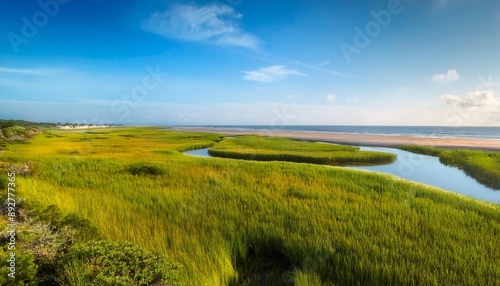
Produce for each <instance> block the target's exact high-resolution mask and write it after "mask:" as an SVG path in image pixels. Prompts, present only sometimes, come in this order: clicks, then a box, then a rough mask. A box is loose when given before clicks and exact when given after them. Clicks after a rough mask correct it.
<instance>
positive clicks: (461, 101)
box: [440, 90, 500, 125]
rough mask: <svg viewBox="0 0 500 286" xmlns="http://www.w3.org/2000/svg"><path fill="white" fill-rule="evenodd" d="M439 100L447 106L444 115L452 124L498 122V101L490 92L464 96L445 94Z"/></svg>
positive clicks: (478, 92)
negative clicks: (447, 108)
mask: <svg viewBox="0 0 500 286" xmlns="http://www.w3.org/2000/svg"><path fill="white" fill-rule="evenodd" d="M440 99H441V100H443V101H444V102H445V103H446V104H447V105H448V107H449V110H448V111H447V113H445V115H447V118H448V117H449V119H450V121H453V122H454V123H457V124H462V125H463V124H465V125H470V124H472V125H478V124H479V125H491V124H498V121H499V120H500V100H499V99H498V98H496V97H495V95H494V94H493V91H491V90H478V91H473V92H469V93H468V94H467V95H465V96H457V95H451V94H447V95H443V96H441V98H440Z"/></svg>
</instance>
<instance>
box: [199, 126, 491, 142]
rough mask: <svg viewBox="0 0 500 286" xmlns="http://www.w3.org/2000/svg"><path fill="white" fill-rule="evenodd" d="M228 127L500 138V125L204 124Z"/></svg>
mask: <svg viewBox="0 0 500 286" xmlns="http://www.w3.org/2000/svg"><path fill="white" fill-rule="evenodd" d="M203 127H213V128H227V129H246V130H248V129H253V130H273V131H278V130H279V131H306V132H327V133H356V134H377V135H398V136H416V137H437V138H474V139H496V140H500V127H436V126H432V127H429V126H325V125H320V126H309V125H308V126H304V125H296V126H293V125H286V126H268V125H266V126H264V125H239V126H238V125H232V126H231V125H219V126H203Z"/></svg>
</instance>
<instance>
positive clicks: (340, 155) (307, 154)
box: [208, 135, 396, 165]
mask: <svg viewBox="0 0 500 286" xmlns="http://www.w3.org/2000/svg"><path fill="white" fill-rule="evenodd" d="M208 152H209V154H210V155H211V156H215V157H224V158H234V159H247V160H256V161H289V162H299V163H313V164H327V165H376V164H386V163H391V162H392V161H394V160H395V159H396V155H394V154H390V153H384V152H371V151H360V150H359V147H354V146H346V145H334V144H324V143H319V142H318V143H312V142H305V141H297V140H291V139H285V138H273V137H264V136H255V135H246V136H238V137H234V138H227V139H224V140H223V141H222V142H219V143H217V144H216V145H215V146H213V147H211V148H210V149H209V151H208Z"/></svg>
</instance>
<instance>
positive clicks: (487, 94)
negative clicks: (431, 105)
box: [441, 90, 500, 108]
mask: <svg viewBox="0 0 500 286" xmlns="http://www.w3.org/2000/svg"><path fill="white" fill-rule="evenodd" d="M441 99H443V100H444V101H445V102H446V104H448V105H459V106H461V107H463V108H470V107H499V106H500V100H498V99H497V98H496V97H495V95H494V94H493V91H491V90H478V91H473V92H469V93H468V94H467V95H466V96H464V97H461V96H456V95H450V94H447V95H444V96H442V97H441Z"/></svg>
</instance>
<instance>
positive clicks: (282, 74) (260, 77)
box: [243, 65, 305, 82]
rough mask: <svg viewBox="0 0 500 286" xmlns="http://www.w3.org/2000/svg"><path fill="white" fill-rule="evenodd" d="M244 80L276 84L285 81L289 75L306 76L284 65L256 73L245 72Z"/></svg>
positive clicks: (255, 71) (270, 67) (266, 68)
mask: <svg viewBox="0 0 500 286" xmlns="http://www.w3.org/2000/svg"><path fill="white" fill-rule="evenodd" d="M243 73H245V75H244V76H243V79H245V80H250V81H259V82H275V81H278V80H283V79H285V78H287V77H288V76H289V75H296V76H305V74H304V73H301V72H300V71H298V70H294V69H288V68H286V67H285V66H283V65H276V66H269V67H264V68H260V69H258V70H254V71H243Z"/></svg>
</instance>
